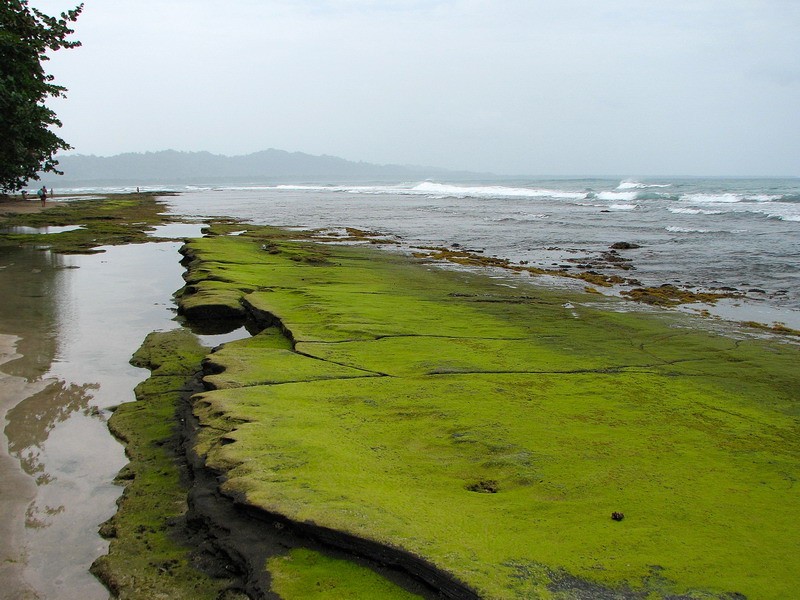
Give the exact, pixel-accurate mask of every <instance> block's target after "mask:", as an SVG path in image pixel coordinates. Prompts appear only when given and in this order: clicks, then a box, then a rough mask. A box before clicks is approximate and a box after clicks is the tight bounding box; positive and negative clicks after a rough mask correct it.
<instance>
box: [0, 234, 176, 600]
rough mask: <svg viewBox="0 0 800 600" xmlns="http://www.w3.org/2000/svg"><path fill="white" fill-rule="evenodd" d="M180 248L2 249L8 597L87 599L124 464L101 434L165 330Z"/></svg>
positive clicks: (0, 526)
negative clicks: (155, 335) (140, 351)
mask: <svg viewBox="0 0 800 600" xmlns="http://www.w3.org/2000/svg"><path fill="white" fill-rule="evenodd" d="M179 247H180V243H177V242H160V243H148V244H138V245H127V246H113V247H106V248H104V250H105V252H103V253H101V254H95V255H71V256H60V255H54V254H51V253H50V252H48V251H37V250H32V249H28V248H2V249H0V289H3V290H4V292H5V293H4V302H3V303H2V306H0V415H2V416H4V417H5V418H4V422H3V425H4V427H3V440H2V444H0V498H1V499H2V500H1V501H0V509H2V511H1V512H0V554H1V556H0V565H2V566H0V582H2V585H3V586H4V593H5V592H8V593H10V595H11V597H36V598H42V599H56V598H57V599H59V600H73V599H74V600H79V599H80V600H95V599H106V598H108V597H109V594H108V591H107V590H106V589H105V588H104V587H103V585H102V584H100V583H99V582H98V581H97V580H96V579H95V578H94V577H93V576H92V575H91V574H90V573H89V566H90V565H91V563H92V561H94V560H95V559H96V558H97V557H98V556H100V555H102V554H104V553H105V552H106V549H107V542H106V541H105V540H103V539H102V538H100V536H99V535H98V533H97V529H98V526H99V525H100V524H101V523H102V522H103V521H105V520H106V519H107V518H109V517H110V516H111V515H112V514H113V513H114V511H115V510H116V506H115V501H116V499H117V497H118V496H119V495H120V493H121V491H122V488H121V487H119V486H117V485H114V484H113V479H114V477H115V475H116V474H117V472H118V471H119V469H120V468H122V467H123V466H124V465H125V463H126V462H127V460H126V458H125V455H124V452H123V449H122V446H121V445H120V444H119V443H118V442H117V441H116V440H114V439H113V438H112V437H111V435H110V433H109V431H108V428H107V426H106V419H107V417H108V415H109V414H110V411H109V409H110V408H112V407H114V406H116V405H118V404H121V403H123V402H129V401H131V400H133V399H134V395H133V388H134V387H135V386H136V384H137V383H139V382H140V381H142V380H144V379H145V378H146V377H147V376H148V374H149V373H148V372H147V371H146V370H144V369H138V368H135V367H133V366H131V365H130V364H129V363H128V361H129V359H130V357H131V355H132V354H133V352H134V351H135V350H136V349H137V348H138V347H139V345H140V344H141V342H142V340H143V339H144V337H145V336H146V335H147V334H148V333H149V332H151V331H154V330H168V329H174V328H176V327H178V326H179V325H178V324H177V323H176V322H175V321H174V317H175V312H174V309H173V303H172V298H171V297H172V294H173V292H174V291H175V290H176V289H178V288H179V287H180V286H181V285H182V283H183V282H182V279H181V273H182V271H183V268H182V267H181V265H180V264H179V260H180V255H179V254H178V248H179Z"/></svg>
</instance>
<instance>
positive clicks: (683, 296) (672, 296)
mask: <svg viewBox="0 0 800 600" xmlns="http://www.w3.org/2000/svg"><path fill="white" fill-rule="evenodd" d="M620 294H621V295H622V296H625V297H626V298H628V299H630V300H635V301H636V302H644V303H645V304H652V305H654V306H678V305H679V304H695V303H702V304H715V303H716V302H717V301H718V300H720V299H722V298H738V297H741V296H742V294H741V293H740V292H728V291H726V292H722V293H719V292H693V291H691V290H688V289H685V288H679V287H677V286H674V285H671V284H664V285H661V286H653V287H639V288H634V289H632V290H625V291H623V292H620Z"/></svg>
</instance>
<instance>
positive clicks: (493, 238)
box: [166, 179, 800, 328]
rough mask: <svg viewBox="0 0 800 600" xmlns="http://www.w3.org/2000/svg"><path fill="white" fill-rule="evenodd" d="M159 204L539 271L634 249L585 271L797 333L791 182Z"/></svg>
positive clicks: (328, 190)
mask: <svg viewBox="0 0 800 600" xmlns="http://www.w3.org/2000/svg"><path fill="white" fill-rule="evenodd" d="M166 201H167V203H168V204H169V205H170V207H171V210H172V212H173V213H174V214H179V215H183V216H191V217H201V216H212V215H216V216H228V217H234V218H240V219H243V220H245V221H249V222H252V223H256V224H267V225H278V226H284V227H305V228H342V227H345V226H351V227H357V228H359V229H365V230H370V231H378V232H381V233H383V234H387V235H391V236H394V237H395V238H396V239H398V240H399V241H400V242H401V243H402V244H403V246H404V247H406V248H408V247H412V246H420V245H422V246H425V245H428V246H430V245H434V246H449V245H451V244H460V245H461V246H462V247H465V248H468V249H478V250H482V251H484V253H485V255H487V256H492V255H496V256H500V257H503V258H508V259H510V260H512V261H514V262H519V261H527V263H528V264H530V265H531V266H537V267H541V268H547V269H549V268H553V267H555V266H559V267H561V266H562V265H565V264H566V266H567V267H568V268H570V269H572V270H580V269H579V268H578V267H577V266H576V265H577V263H582V262H584V263H585V262H590V261H592V260H594V259H597V258H598V257H601V256H602V253H604V252H607V251H608V250H609V246H610V245H611V244H613V243H615V242H620V241H625V242H634V243H637V244H639V245H641V248H637V249H631V250H622V251H620V253H619V254H620V256H624V257H625V258H628V259H630V260H631V263H630V264H631V265H632V266H633V267H634V269H633V270H630V271H620V270H618V269H616V268H613V267H610V266H608V265H606V266H605V267H603V266H601V267H592V268H596V269H597V270H599V271H601V272H603V273H606V274H610V275H611V274H619V275H622V276H624V277H633V278H636V279H638V280H640V281H641V282H642V283H643V284H644V285H655V286H658V285H661V284H665V283H677V284H681V285H686V286H692V287H697V288H700V289H713V288H720V287H730V288H735V289H737V290H740V291H742V292H746V293H747V295H748V299H747V300H746V301H743V302H736V303H725V304H724V305H722V304H721V305H720V307H719V309H713V308H712V312H714V313H716V314H718V315H720V316H723V317H725V318H728V319H733V320H754V321H760V322H764V323H768V324H769V323H772V322H773V321H781V322H784V323H786V324H787V325H789V326H790V327H794V328H800V261H798V259H797V257H798V256H800V180H733V179H731V180H722V179H721V180H700V179H698V180H678V179H676V180H664V181H658V182H647V183H642V182H635V181H619V180H589V179H582V180H556V181H528V182H519V183H516V184H509V183H503V184H491V185H489V184H483V185H482V184H459V185H447V184H440V183H433V182H423V183H417V184H413V183H409V184H397V185H350V186H342V185H339V186H306V185H275V186H249V187H233V186H229V187H219V188H205V189H188V190H186V191H185V192H184V193H182V194H180V195H178V196H172V197H169V198H167V199H166ZM559 279H562V280H563V278H559ZM531 281H532V282H539V283H542V282H543V279H542V278H536V279H532V280H531ZM552 283H553V282H552V281H549V282H548V284H552ZM704 308H707V307H704Z"/></svg>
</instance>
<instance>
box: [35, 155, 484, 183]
mask: <svg viewBox="0 0 800 600" xmlns="http://www.w3.org/2000/svg"><path fill="white" fill-rule="evenodd" d="M58 161H59V167H58V168H59V169H60V170H62V171H64V175H62V176H55V175H53V174H51V173H48V174H42V181H43V182H44V183H45V184H46V185H48V187H52V186H56V187H59V186H62V187H63V186H64V185H66V184H69V185H75V184H92V185H154V184H213V183H221V182H226V183H276V182H280V183H287V182H288V183H304V182H315V183H318V182H325V183H337V182H356V181H359V182H362V181H376V182H381V181H409V180H420V179H428V178H436V177H447V178H449V179H459V180H465V179H466V180H470V179H473V180H474V179H481V178H487V177H491V174H489V173H470V172H465V171H447V170H445V169H437V168H433V167H416V166H402V165H376V164H371V163H366V162H353V161H349V160H345V159H343V158H337V157H335V156H326V155H323V156H314V155H311V154H305V153H303V152H286V151H284V150H275V149H270V150H264V151H262V152H255V153H253V154H247V155H244V156H222V155H219V154H211V153H210V152H177V151H175V150H165V151H162V152H145V153H143V154H140V153H127V154H118V155H116V156H108V157H104V156H93V155H88V156H87V155H80V154H78V155H72V156H61V157H59V158H58Z"/></svg>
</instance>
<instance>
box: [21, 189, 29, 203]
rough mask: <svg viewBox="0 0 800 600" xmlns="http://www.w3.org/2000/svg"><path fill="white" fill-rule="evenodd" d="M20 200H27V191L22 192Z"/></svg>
mask: <svg viewBox="0 0 800 600" xmlns="http://www.w3.org/2000/svg"><path fill="white" fill-rule="evenodd" d="M22 200H23V201H25V202H27V200H28V190H22Z"/></svg>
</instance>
